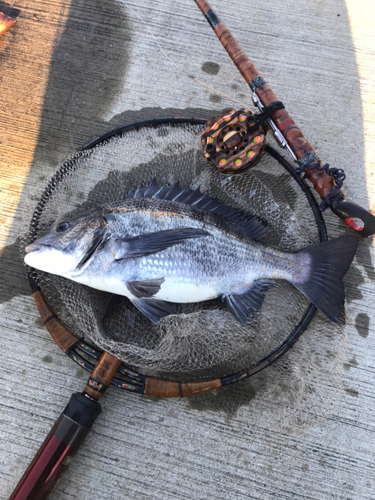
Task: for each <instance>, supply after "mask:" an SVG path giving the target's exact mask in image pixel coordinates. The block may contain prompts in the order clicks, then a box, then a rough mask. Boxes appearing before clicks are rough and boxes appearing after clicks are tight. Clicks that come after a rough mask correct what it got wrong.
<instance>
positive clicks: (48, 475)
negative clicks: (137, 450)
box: [9, 393, 102, 500]
mask: <svg viewBox="0 0 375 500" xmlns="http://www.w3.org/2000/svg"><path fill="white" fill-rule="evenodd" d="M101 411H102V410H101V406H100V403H99V402H98V401H96V400H94V399H92V398H89V397H87V396H85V395H84V394H80V393H75V394H72V397H71V398H70V401H69V403H68V405H67V407H66V408H65V410H64V411H63V413H62V414H61V415H60V417H59V418H58V419H57V421H56V423H55V425H54V426H53V427H52V429H51V431H50V433H49V434H48V436H47V437H46V439H45V441H44V443H43V444H42V446H41V447H40V449H39V451H38V452H37V454H36V455H35V457H34V459H33V461H32V462H31V464H30V465H29V467H28V469H27V471H26V472H25V474H24V475H23V477H22V479H21V480H20V482H19V483H18V485H17V487H16V489H15V490H14V492H13V493H12V495H11V497H10V499H9V500H44V499H46V498H47V497H48V496H49V494H50V493H51V492H52V490H53V488H54V487H55V485H56V483H57V481H58V480H59V478H60V476H61V475H62V474H63V473H64V472H65V470H66V469H67V468H68V466H69V464H70V462H71V459H72V457H74V455H75V454H76V453H77V451H78V450H79V448H80V446H81V444H82V443H83V440H84V439H85V437H86V436H87V434H88V432H89V430H90V428H91V427H92V425H93V424H94V422H95V420H96V418H97V417H98V416H99V415H100V413H101Z"/></svg>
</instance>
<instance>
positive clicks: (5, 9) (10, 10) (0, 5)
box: [0, 0, 21, 19]
mask: <svg viewBox="0 0 375 500" xmlns="http://www.w3.org/2000/svg"><path fill="white" fill-rule="evenodd" d="M0 12H2V13H3V14H5V15H6V16H10V17H13V18H14V19H15V18H17V17H18V16H19V13H20V12H21V11H20V10H19V9H15V8H14V7H11V6H10V5H8V4H6V3H5V2H2V1H1V0H0Z"/></svg>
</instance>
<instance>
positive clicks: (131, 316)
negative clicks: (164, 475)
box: [24, 123, 319, 378]
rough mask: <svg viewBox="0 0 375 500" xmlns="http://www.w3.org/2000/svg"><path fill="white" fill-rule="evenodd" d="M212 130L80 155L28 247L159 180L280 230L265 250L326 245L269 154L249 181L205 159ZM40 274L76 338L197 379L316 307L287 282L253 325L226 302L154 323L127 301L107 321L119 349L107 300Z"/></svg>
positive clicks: (140, 139) (110, 144)
mask: <svg viewBox="0 0 375 500" xmlns="http://www.w3.org/2000/svg"><path fill="white" fill-rule="evenodd" d="M203 129H204V125H192V124H187V123H185V124H178V125H177V124H174V123H169V124H161V125H158V126H143V127H140V128H138V129H132V130H129V131H127V132H125V133H123V134H121V135H118V136H114V137H112V138H110V139H108V140H106V141H105V142H102V143H100V144H99V145H98V146H96V147H95V148H93V149H90V150H87V151H84V152H81V153H78V154H76V155H75V156H74V157H72V159H70V160H68V161H67V162H66V163H65V164H64V165H63V166H62V167H61V169H60V170H59V171H58V172H57V174H56V175H55V176H54V178H53V180H52V181H51V183H50V184H49V186H48V188H47V189H46V191H45V193H44V195H43V197H42V201H41V203H40V204H39V207H38V210H37V212H36V216H34V221H33V223H34V230H32V231H31V234H29V235H28V236H27V237H26V238H25V241H24V243H25V245H26V244H28V243H29V242H30V241H31V240H34V239H35V238H37V237H40V236H42V235H44V234H45V233H47V232H48V231H49V229H50V227H51V225H52V224H53V223H55V222H56V221H62V220H63V219H66V218H67V216H70V215H73V214H78V213H80V212H81V211H83V210H85V209H88V208H91V207H98V206H100V205H104V204H106V203H111V202H117V201H119V200H121V199H122V198H123V197H124V194H125V193H126V192H127V191H128V187H129V185H130V184H131V185H132V186H133V187H136V186H137V185H139V184H140V183H143V184H148V183H149V182H151V180H152V179H154V178H155V179H156V180H157V182H158V184H159V185H162V184H166V183H167V184H173V183H175V182H177V181H179V182H180V184H181V185H182V186H184V187H187V186H189V187H192V188H198V187H199V189H200V190H201V192H202V193H207V194H209V195H210V196H213V197H216V198H218V199H219V200H220V201H221V202H222V203H224V204H225V205H227V206H231V207H234V208H236V209H239V210H241V211H244V212H247V213H252V214H256V215H258V216H259V217H260V218H261V219H263V220H265V221H266V222H267V223H268V224H269V226H270V227H271V231H270V232H269V233H268V234H267V236H266V237H265V238H264V239H263V240H262V242H263V243H265V244H268V245H271V246H274V247H277V248H281V249H283V250H287V251H293V250H298V249H300V248H303V247H305V246H308V245H311V244H313V243H316V242H318V241H319V237H318V230H317V228H316V224H315V223H314V222H313V217H312V212H311V208H310V207H309V204H308V201H307V199H306V196H305V195H304V193H303V192H302V190H301V189H300V187H299V186H298V184H297V183H296V182H295V181H294V180H293V179H292V177H291V176H290V175H289V174H288V173H287V172H286V171H285V170H284V168H283V167H282V166H281V165H280V164H279V163H278V162H277V161H276V160H274V159H273V158H271V157H270V156H269V155H268V154H264V155H263V157H262V159H261V160H260V161H259V163H258V164H257V165H256V166H255V167H253V168H251V169H250V170H248V171H246V172H244V173H241V174H240V175H226V174H221V173H219V172H218V171H217V170H215V169H214V168H213V167H212V166H210V164H209V163H208V162H207V160H206V159H205V158H204V156H203V153H202V146H201V142H200V135H201V133H202V131H203ZM35 223H36V224H35ZM35 228H36V229H35ZM33 276H34V279H35V280H36V282H37V283H38V285H39V286H40V288H41V290H42V292H43V294H44V296H45V298H46V299H47V301H48V303H49V305H50V306H51V308H52V309H53V310H54V312H55V313H56V314H57V316H58V317H59V318H60V320H61V321H62V322H63V323H64V324H65V325H66V326H67V327H68V328H69V329H70V330H71V331H73V332H74V333H75V334H76V335H78V336H80V337H84V338H86V339H89V340H91V341H92V342H94V343H95V344H96V345H97V346H99V347H101V348H102V349H104V350H106V351H108V352H110V353H111V354H113V355H114V356H116V357H118V358H120V359H121V360H122V361H124V362H125V363H126V364H128V365H130V366H132V367H135V368H137V369H138V370H141V371H143V372H144V373H146V374H149V375H163V374H168V375H171V374H173V375H175V376H178V375H179V374H183V376H184V377H186V376H189V377H190V378H194V377H199V376H202V375H205V374H206V373H209V374H210V376H222V375H224V374H228V373H232V372H235V371H239V370H242V369H245V368H248V367H249V366H251V365H253V364H255V363H256V362H258V361H259V360H260V359H261V358H262V357H264V356H266V355H267V354H269V353H270V351H272V350H273V349H274V348H275V347H276V346H278V345H279V344H280V343H281V342H282V341H283V340H285V338H286V337H287V336H288V335H289V334H290V333H291V332H292V330H293V329H294V327H295V326H296V325H297V324H298V323H299V321H300V320H301V318H302V316H303V314H304V311H305V310H306V308H307V306H308V304H309V303H308V301H307V299H305V298H304V297H303V296H302V295H301V294H300V293H299V292H298V291H297V290H296V289H295V288H294V287H293V286H292V285H290V284H289V283H287V282H284V281H280V282H278V283H277V285H276V286H275V287H273V288H271V289H270V290H269V291H268V292H267V293H266V295H265V299H264V301H263V305H262V308H261V310H260V311H259V313H256V314H255V315H254V317H253V318H251V319H249V320H248V321H247V324H246V326H242V325H241V324H240V323H239V322H238V321H237V320H236V319H235V318H234V317H233V315H232V314H231V313H230V312H229V311H228V310H227V308H226V307H225V305H224V304H223V303H222V302H221V300H220V299H216V300H212V301H207V302H203V303H197V304H185V305H178V313H179V314H177V315H173V316H170V317H167V318H164V319H163V320H162V321H161V323H160V324H152V323H151V322H150V321H149V320H148V319H147V318H145V317H144V316H143V315H142V314H141V313H140V312H139V311H138V310H137V309H136V308H135V307H134V306H133V305H132V304H131V303H130V302H129V301H128V299H126V298H125V297H124V298H122V299H121V300H120V301H119V303H118V305H117V307H116V308H115V310H114V311H113V312H112V313H111V314H110V316H109V317H108V318H107V319H106V325H107V326H108V327H109V328H110V329H111V330H112V331H115V332H116V333H117V334H118V339H117V340H116V341H114V340H112V339H110V338H108V337H107V336H106V335H105V334H103V333H102V331H101V330H100V329H99V327H98V320H99V318H100V317H101V314H102V311H103V309H104V307H105V304H106V302H107V301H108V298H109V296H110V295H109V294H108V293H105V292H101V291H98V290H94V289H91V288H88V287H86V286H84V285H80V284H78V283H75V282H73V281H70V280H67V279H64V278H61V277H58V276H54V275H49V274H46V273H43V272H40V271H35V272H34V275H33Z"/></svg>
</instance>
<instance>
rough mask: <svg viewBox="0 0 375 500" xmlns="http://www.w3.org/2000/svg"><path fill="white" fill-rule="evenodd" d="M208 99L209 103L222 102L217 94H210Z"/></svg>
mask: <svg viewBox="0 0 375 500" xmlns="http://www.w3.org/2000/svg"><path fill="white" fill-rule="evenodd" d="M209 99H210V101H211V102H221V101H222V100H223V99H222V97H221V96H220V95H218V94H210V97H209Z"/></svg>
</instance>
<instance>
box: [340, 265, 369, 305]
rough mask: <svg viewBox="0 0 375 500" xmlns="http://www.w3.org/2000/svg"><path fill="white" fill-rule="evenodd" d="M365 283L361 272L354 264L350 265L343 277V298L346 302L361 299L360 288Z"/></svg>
mask: <svg viewBox="0 0 375 500" xmlns="http://www.w3.org/2000/svg"><path fill="white" fill-rule="evenodd" d="M364 282H365V280H364V278H363V275H362V271H361V269H360V268H359V267H357V266H356V265H355V264H352V265H351V266H350V268H349V270H348V272H347V273H346V275H345V278H344V283H345V297H346V300H347V302H349V303H350V302H353V300H361V299H363V295H362V292H361V290H360V286H361V285H363V283H364Z"/></svg>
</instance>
